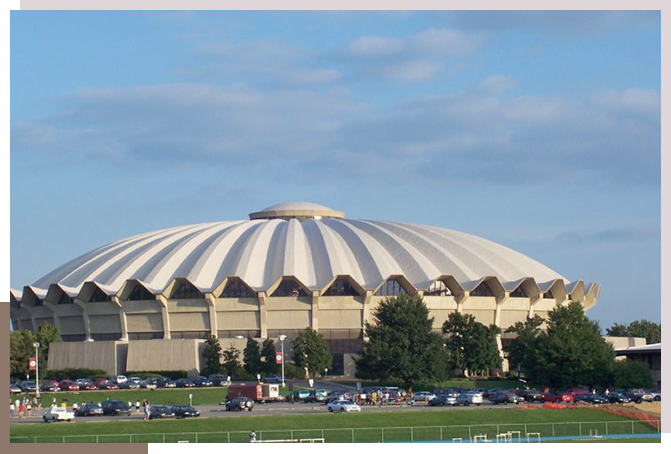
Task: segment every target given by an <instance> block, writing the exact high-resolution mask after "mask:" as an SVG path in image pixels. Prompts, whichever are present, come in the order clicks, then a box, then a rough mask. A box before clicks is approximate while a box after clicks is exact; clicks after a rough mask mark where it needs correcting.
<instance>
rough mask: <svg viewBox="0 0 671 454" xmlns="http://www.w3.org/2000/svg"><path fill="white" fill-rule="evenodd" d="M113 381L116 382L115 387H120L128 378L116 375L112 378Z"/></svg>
mask: <svg viewBox="0 0 671 454" xmlns="http://www.w3.org/2000/svg"><path fill="white" fill-rule="evenodd" d="M114 381H115V382H116V384H117V385H120V384H122V383H126V382H127V381H128V378H127V377H126V376H125V375H117V376H116V377H115V378H114Z"/></svg>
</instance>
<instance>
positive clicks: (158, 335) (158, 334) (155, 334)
mask: <svg viewBox="0 0 671 454" xmlns="http://www.w3.org/2000/svg"><path fill="white" fill-rule="evenodd" d="M150 339H163V331H152V332H148V333H128V340H150Z"/></svg>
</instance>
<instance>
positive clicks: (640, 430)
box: [10, 420, 661, 443]
mask: <svg viewBox="0 0 671 454" xmlns="http://www.w3.org/2000/svg"><path fill="white" fill-rule="evenodd" d="M660 430H661V421H659V420H656V421H636V420H630V421H589V422H555V423H529V424H477V425H463V426H428V427H427V426H425V427H368V428H348V429H296V430H260V431H258V432H257V433H256V436H257V440H258V441H264V440H265V441H269V440H307V439H323V440H324V442H326V443H391V442H408V441H411V442H412V441H416V442H419V441H454V440H470V441H473V440H474V438H475V437H476V436H478V437H482V436H486V438H487V439H490V440H491V439H494V440H496V436H497V435H500V434H502V433H514V434H515V438H518V439H519V440H523V441H526V440H527V439H528V438H529V437H528V435H529V434H532V438H533V439H535V438H536V437H538V438H547V437H569V436H598V435H630V434H655V433H660ZM518 433H519V435H518ZM10 442H11V443H178V442H188V443H248V442H249V432H246V431H240V432H183V433H138V434H104V435H103V434H100V435H59V436H35V437H10Z"/></svg>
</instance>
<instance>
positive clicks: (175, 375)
mask: <svg viewBox="0 0 671 454" xmlns="http://www.w3.org/2000/svg"><path fill="white" fill-rule="evenodd" d="M124 375H126V376H127V377H140V378H142V379H145V378H158V377H167V378H169V379H171V380H179V379H180V378H186V375H187V374H186V371H185V370H148V371H146V370H145V371H127V372H126V373H125V374H124Z"/></svg>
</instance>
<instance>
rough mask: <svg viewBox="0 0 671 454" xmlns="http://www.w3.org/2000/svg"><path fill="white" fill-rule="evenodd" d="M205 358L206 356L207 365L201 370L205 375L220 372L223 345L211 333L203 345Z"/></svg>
mask: <svg viewBox="0 0 671 454" xmlns="http://www.w3.org/2000/svg"><path fill="white" fill-rule="evenodd" d="M203 358H205V367H204V368H203V369H202V370H201V374H203V375H211V374H220V373H221V372H222V367H221V345H219V341H218V340H217V338H216V337H214V336H212V335H209V336H207V338H205V346H204V347H203Z"/></svg>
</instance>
